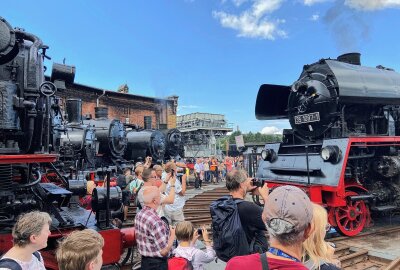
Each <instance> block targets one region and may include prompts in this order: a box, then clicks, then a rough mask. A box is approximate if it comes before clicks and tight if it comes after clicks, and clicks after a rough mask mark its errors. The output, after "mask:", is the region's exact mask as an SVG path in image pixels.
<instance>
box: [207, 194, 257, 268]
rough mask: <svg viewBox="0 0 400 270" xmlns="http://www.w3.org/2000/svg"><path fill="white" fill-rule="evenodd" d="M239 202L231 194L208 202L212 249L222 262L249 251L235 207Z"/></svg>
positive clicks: (246, 253)
mask: <svg viewBox="0 0 400 270" xmlns="http://www.w3.org/2000/svg"><path fill="white" fill-rule="evenodd" d="M241 202H243V200H234V199H233V198H232V196H223V197H222V198H220V199H218V200H216V201H214V202H212V203H211V204H210V213H211V219H212V232H213V234H212V235H213V242H214V249H215V252H216V253H217V257H218V258H219V259H220V260H222V261H224V262H227V261H228V260H229V259H231V258H232V257H234V256H241V255H248V254H250V253H251V250H250V246H249V243H248V242H247V237H246V233H245V232H244V230H243V227H242V223H241V222H240V217H239V211H238V207H237V205H238V204H239V203H241Z"/></svg>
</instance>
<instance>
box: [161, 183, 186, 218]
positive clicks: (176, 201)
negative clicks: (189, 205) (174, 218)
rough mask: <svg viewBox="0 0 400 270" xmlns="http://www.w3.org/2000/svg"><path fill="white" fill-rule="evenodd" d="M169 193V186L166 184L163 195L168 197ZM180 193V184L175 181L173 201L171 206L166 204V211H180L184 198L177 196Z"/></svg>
mask: <svg viewBox="0 0 400 270" xmlns="http://www.w3.org/2000/svg"><path fill="white" fill-rule="evenodd" d="M170 191H171V184H170V183H169V182H168V184H167V187H166V188H165V194H166V195H167V196H168V195H169V193H170ZM181 191H182V184H181V182H180V181H179V180H178V179H177V180H176V182H175V199H174V203H173V204H166V205H165V209H166V210H168V211H177V210H182V209H183V207H184V206H185V196H181V195H179V192H181Z"/></svg>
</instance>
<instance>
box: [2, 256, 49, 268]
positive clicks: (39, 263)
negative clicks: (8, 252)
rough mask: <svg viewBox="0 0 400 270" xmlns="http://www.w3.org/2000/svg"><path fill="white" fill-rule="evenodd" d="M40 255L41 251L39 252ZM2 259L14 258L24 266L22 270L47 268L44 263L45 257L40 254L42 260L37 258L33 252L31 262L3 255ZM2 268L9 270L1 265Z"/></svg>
mask: <svg viewBox="0 0 400 270" xmlns="http://www.w3.org/2000/svg"><path fill="white" fill-rule="evenodd" d="M39 255H40V253H39ZM2 259H12V260H14V261H16V262H17V263H18V264H19V265H20V266H21V268H22V270H46V268H45V267H44V264H43V257H42V255H40V261H39V260H38V258H36V256H35V255H33V254H32V260H31V261H29V262H23V261H20V260H17V259H13V258H9V257H3V258H2ZM0 270H9V268H4V267H0Z"/></svg>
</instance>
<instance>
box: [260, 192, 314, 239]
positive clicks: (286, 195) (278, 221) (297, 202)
mask: <svg viewBox="0 0 400 270" xmlns="http://www.w3.org/2000/svg"><path fill="white" fill-rule="evenodd" d="M266 205H267V226H268V229H269V230H272V232H273V233H275V234H278V235H281V234H285V233H290V232H293V231H297V232H301V231H303V230H304V229H305V228H306V227H307V226H308V224H310V223H311V220H312V217H313V208H312V204H311V201H310V199H309V198H308V196H307V194H306V193H305V192H304V191H303V190H301V189H300V188H298V187H294V186H280V187H277V188H275V189H274V190H273V191H272V192H271V194H269V196H268V199H267V202H266Z"/></svg>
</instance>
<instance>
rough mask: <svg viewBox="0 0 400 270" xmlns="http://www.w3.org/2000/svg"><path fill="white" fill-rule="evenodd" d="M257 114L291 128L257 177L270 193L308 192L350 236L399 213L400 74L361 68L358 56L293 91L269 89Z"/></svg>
mask: <svg viewBox="0 0 400 270" xmlns="http://www.w3.org/2000/svg"><path fill="white" fill-rule="evenodd" d="M255 114H256V117H257V119H263V120H269V119H285V118H286V119H289V122H290V126H291V129H285V130H283V140H282V142H281V143H272V144H266V145H265V149H264V150H263V151H262V153H261V156H262V161H261V163H260V164H259V168H258V171H257V177H258V178H260V179H262V180H264V181H267V182H268V183H269V185H270V186H271V187H276V186H279V185H284V184H290V185H296V186H299V187H301V188H303V189H304V190H305V191H306V192H307V193H308V195H309V196H310V198H311V200H312V201H314V202H316V203H319V204H322V205H325V206H326V207H327V208H328V210H329V222H330V223H331V224H332V225H334V226H335V227H336V228H337V230H338V231H339V232H341V233H343V234H345V235H349V236H353V235H356V234H358V233H359V232H361V231H362V229H363V228H364V227H365V226H366V225H368V224H369V222H370V218H371V213H390V212H393V211H398V210H399V208H400V157H399V155H400V147H399V145H400V144H399V142H400V118H399V116H400V74H399V73H397V72H395V71H394V70H393V69H390V68H385V67H383V66H377V67H376V68H371V67H364V66H361V61H360V54H358V53H351V54H345V55H341V56H339V57H338V58H337V59H321V60H319V61H318V62H316V63H314V64H311V65H305V66H304V67H303V71H302V73H301V74H300V77H299V78H298V79H297V80H296V81H295V82H294V83H293V84H292V85H289V86H284V85H270V84H264V85H262V86H261V87H260V89H259V92H258V96H257V101H256V106H255Z"/></svg>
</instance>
